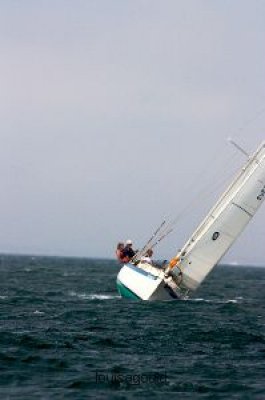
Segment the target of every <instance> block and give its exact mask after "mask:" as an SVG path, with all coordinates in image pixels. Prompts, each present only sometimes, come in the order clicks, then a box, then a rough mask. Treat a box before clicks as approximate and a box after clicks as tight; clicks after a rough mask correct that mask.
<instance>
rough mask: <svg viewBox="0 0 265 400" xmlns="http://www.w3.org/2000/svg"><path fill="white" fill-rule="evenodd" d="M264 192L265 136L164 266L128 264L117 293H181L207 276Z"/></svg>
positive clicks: (154, 296) (145, 296)
mask: <svg viewBox="0 0 265 400" xmlns="http://www.w3.org/2000/svg"><path fill="white" fill-rule="evenodd" d="M264 197H265V142H263V143H262V144H261V145H260V147H259V148H258V149H257V151H256V152H255V153H254V154H253V156H251V157H249V159H248V162H247V163H246V165H245V166H244V167H243V168H242V170H241V171H240V173H239V174H238V176H237V177H236V178H235V179H234V181H233V182H232V183H231V185H230V186H229V187H228V189H227V190H226V191H225V192H224V193H223V194H222V196H221V197H220V199H219V200H218V201H217V203H216V204H215V205H214V207H213V208H212V209H211V210H210V212H209V213H208V214H207V216H206V218H205V219H204V220H203V221H202V223H201V224H200V225H199V226H198V228H197V229H196V230H195V232H194V233H193V234H192V235H191V237H190V238H189V240H188V241H187V243H186V244H185V245H184V246H183V247H182V249H181V250H180V251H179V252H178V254H177V255H176V256H175V257H174V258H172V259H171V261H170V262H169V264H168V265H167V267H166V268H165V269H161V268H158V267H156V266H154V265H150V264H148V263H146V262H139V263H138V264H133V263H128V264H126V265H124V266H123V267H122V268H121V270H120V272H119V274H118V277H117V287H118V291H119V293H120V294H121V295H122V296H124V297H130V298H135V299H142V300H169V299H172V298H175V299H182V298H185V297H187V296H188V293H189V292H190V291H194V290H196V289H197V288H198V286H199V285H200V284H201V283H202V282H203V281H204V279H205V278H206V276H207V275H208V274H209V272H210V271H211V270H212V269H213V267H214V266H215V265H216V264H217V263H218V262H219V261H220V259H221V258H222V257H223V256H224V254H225V253H226V252H227V251H228V249H229V248H230V247H231V246H232V244H233V243H234V242H235V240H236V239H237V237H238V236H239V235H240V233H241V232H242V231H243V230H244V228H245V227H246V225H247V224H248V223H249V222H250V220H251V218H252V217H253V216H254V215H255V213H256V212H257V210H258V208H259V207H260V205H261V204H262V203H263V201H264Z"/></svg>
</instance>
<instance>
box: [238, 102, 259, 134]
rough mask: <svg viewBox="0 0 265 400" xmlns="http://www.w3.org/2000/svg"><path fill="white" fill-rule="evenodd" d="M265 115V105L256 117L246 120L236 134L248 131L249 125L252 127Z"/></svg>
mask: <svg viewBox="0 0 265 400" xmlns="http://www.w3.org/2000/svg"><path fill="white" fill-rule="evenodd" d="M264 113H265V105H264V106H262V107H261V108H260V109H259V110H258V111H257V112H256V113H255V114H254V115H253V117H251V118H249V119H248V120H246V122H245V123H243V125H241V127H239V128H238V129H236V130H235V131H234V132H235V133H236V132H242V131H243V130H244V129H246V128H247V127H248V126H249V125H251V124H252V123H253V122H254V121H256V120H257V119H258V118H259V117H260V116H262V115H263V114H264Z"/></svg>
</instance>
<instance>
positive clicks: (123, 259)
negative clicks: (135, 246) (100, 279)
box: [116, 249, 130, 264]
mask: <svg viewBox="0 0 265 400" xmlns="http://www.w3.org/2000/svg"><path fill="white" fill-rule="evenodd" d="M116 257H117V260H118V261H119V262H120V263H121V264H126V263H127V262H129V261H130V258H129V257H128V256H124V254H123V251H122V250H119V249H117V250H116Z"/></svg>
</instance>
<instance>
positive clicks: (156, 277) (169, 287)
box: [117, 264, 184, 300]
mask: <svg viewBox="0 0 265 400" xmlns="http://www.w3.org/2000/svg"><path fill="white" fill-rule="evenodd" d="M117 287H118V291H119V293H120V294H121V296H123V297H127V298H133V299H141V300H172V299H178V298H183V297H184V296H183V295H181V294H180V293H178V292H177V290H175V289H178V288H177V287H176V285H174V282H173V281H172V279H171V278H167V279H166V278H165V276H164V271H163V270H161V269H158V268H155V267H153V266H151V265H149V264H139V266H135V265H133V264H126V265H124V266H123V267H122V269H121V270H120V272H119V274H118V276H117Z"/></svg>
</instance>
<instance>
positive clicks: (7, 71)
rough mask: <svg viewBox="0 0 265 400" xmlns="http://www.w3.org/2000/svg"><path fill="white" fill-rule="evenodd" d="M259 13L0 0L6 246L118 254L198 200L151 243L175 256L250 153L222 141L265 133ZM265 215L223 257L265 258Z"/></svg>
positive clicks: (260, 4) (2, 236)
mask: <svg viewBox="0 0 265 400" xmlns="http://www.w3.org/2000/svg"><path fill="white" fill-rule="evenodd" d="M264 17H265V2H264V1H262V0H251V1H250V0H248V1H244V0H235V1H225V0H219V1H218V0H215V1H214V0H212V1H210V0H204V1H200V0H196V1H195V0H189V1H186V0H172V1H171V0H164V1H162V0H159V1H157V0H145V1H144V0H142V1H141V0H131V1H129V0H127V1H125V0H83V1H80V0H75V1H67V0H64V1H51V0H45V1H44V0H43V1H41V0H40V1H35V0H28V1H27V0H24V1H21V0H16V1H15V0H14V1H4V0H3V1H1V2H0V49H1V62H0V89H1V92H0V93H1V96H0V117H1V131H0V139H1V146H0V178H1V181H0V182H1V189H2V190H1V196H0V224H1V231H0V251H2V252H16V253H35V254H48V255H52V254H57V255H73V256H98V257H101V256H102V257H113V252H114V247H115V245H116V242H117V241H118V240H121V239H127V238H130V239H132V240H134V242H135V244H136V246H141V244H143V242H144V241H145V240H146V239H148V238H149V236H150V235H151V233H152V232H153V231H154V230H155V228H156V227H157V226H158V225H159V223H160V222H161V220H162V219H163V218H164V217H165V216H170V217H172V218H174V217H175V216H177V215H178V214H179V212H180V211H181V210H182V209H184V208H185V207H186V205H187V204H188V203H190V202H191V201H192V200H194V199H195V202H194V204H193V205H192V206H191V207H190V209H189V212H187V213H186V214H185V216H184V217H183V218H182V219H181V220H180V221H179V224H178V225H177V226H176V231H175V232H174V233H172V234H171V236H170V237H169V238H168V240H167V241H165V242H164V243H163V244H161V246H160V247H159V248H157V250H156V255H157V256H158V257H165V258H169V257H171V256H172V255H174V254H175V252H176V250H177V249H178V248H179V247H181V245H183V244H184V242H185V241H186V239H187V237H188V236H189V235H190V234H191V233H192V231H193V230H194V228H196V225H197V224H198V223H199V222H200V221H201V219H202V218H203V217H204V216H205V213H206V212H207V211H208V208H209V207H211V206H212V205H213V202H214V201H215V200H216V198H217V196H218V194H220V192H221V191H222V189H223V188H224V187H225V186H224V185H223V186H222V185H221V184H219V182H221V181H223V180H224V179H223V178H229V176H230V178H231V176H233V174H234V173H235V171H236V168H238V167H239V166H240V165H241V164H242V163H243V162H244V161H245V159H244V156H243V155H241V154H239V153H238V152H237V151H236V150H235V149H234V148H233V147H231V145H228V144H227V142H226V138H227V137H229V136H232V137H233V138H234V139H235V140H237V141H238V142H239V143H240V144H241V145H242V146H243V147H245V148H246V149H247V150H248V151H251V152H252V151H254V150H255V148H256V147H257V146H258V144H259V143H260V141H262V140H263V139H265V112H264V110H265V86H264V71H265V52H264V43H265V24H264V19H265V18H264ZM227 182H229V179H228V180H227ZM202 191H204V194H203V196H204V197H203V196H202V197H203V198H202V197H201V194H202ZM181 215H182V214H181ZM264 220H265V207H263V208H262V209H261V210H260V211H259V212H258V214H257V216H256V217H255V218H254V220H253V221H252V222H251V224H250V225H249V226H248V227H247V229H246V231H245V232H244V234H243V235H242V236H241V237H240V239H239V240H238V242H237V243H236V245H234V246H233V248H232V250H231V251H230V252H229V253H228V254H227V256H226V258H225V260H226V261H239V262H244V263H261V264H265V255H264V237H265V224H264Z"/></svg>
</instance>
